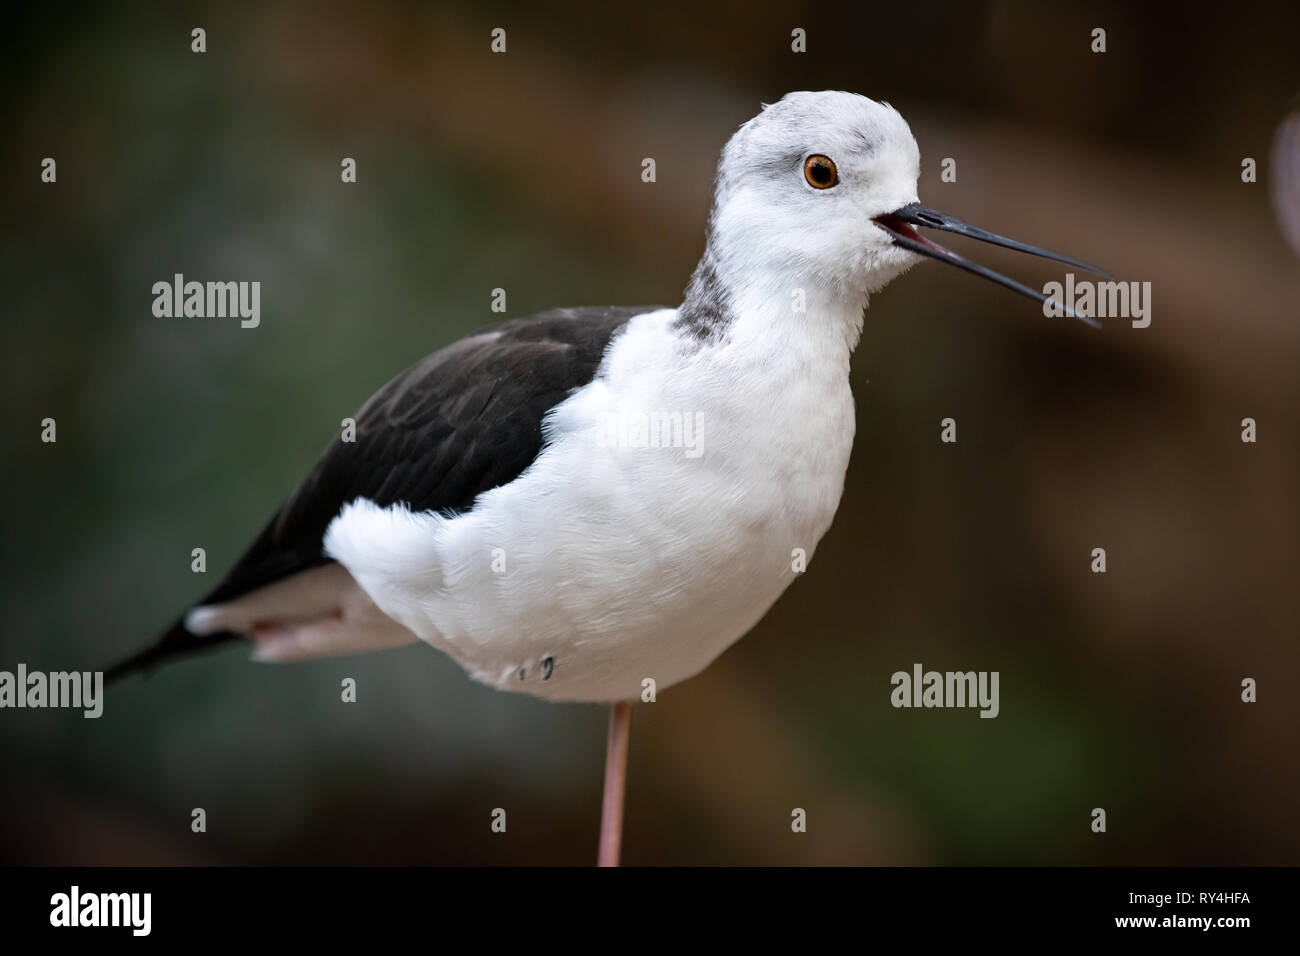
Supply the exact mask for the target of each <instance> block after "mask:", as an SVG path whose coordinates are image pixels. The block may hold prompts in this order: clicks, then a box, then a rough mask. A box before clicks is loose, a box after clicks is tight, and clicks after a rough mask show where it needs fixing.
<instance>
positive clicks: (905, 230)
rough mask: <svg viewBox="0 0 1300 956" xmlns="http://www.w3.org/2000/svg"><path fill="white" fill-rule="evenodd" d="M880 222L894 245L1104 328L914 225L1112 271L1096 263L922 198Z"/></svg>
mask: <svg viewBox="0 0 1300 956" xmlns="http://www.w3.org/2000/svg"><path fill="white" fill-rule="evenodd" d="M872 222H874V223H875V224H876V225H877V226H879V227H880V228H881V229H883V230H885V232H887V233H889V235H890V236H892V237H893V240H894V245H896V246H901V247H902V248H904V249H910V250H911V251H912V252H916V253H919V254H920V255H923V256H929V257H930V258H931V259H938V260H939V261H940V262H946V263H948V264H949V265H954V266H956V267H957V268H958V269H965V270H966V271H967V272H973V273H975V275H977V276H983V277H984V278H985V279H990V280H992V281H993V282H996V283H997V284H998V285H1000V286H1005V287H1006V288H1008V289H1011V290H1013V291H1015V292H1019V293H1020V294H1021V295H1027V296H1029V298H1031V299H1033V300H1035V301H1036V302H1052V303H1054V304H1055V305H1056V306H1057V307H1058V308H1060V309H1061V311H1062V312H1064V313H1065V314H1066V315H1068V316H1071V317H1073V318H1076V319H1079V320H1080V321H1082V322H1087V323H1088V324H1089V325H1091V326H1092V327H1093V328H1097V329H1099V328H1101V323H1100V322H1098V321H1097V320H1096V319H1094V318H1093V317H1092V316H1090V315H1084V314H1083V313H1081V312H1075V311H1074V309H1072V308H1070V306H1069V305H1067V304H1066V303H1063V302H1057V301H1056V300H1054V299H1051V298H1050V297H1048V296H1046V295H1044V294H1043V293H1041V292H1039V291H1038V290H1037V289H1034V288H1031V287H1029V286H1027V285H1023V284H1022V283H1019V282H1017V281H1016V280H1015V279H1009V278H1007V277H1006V276H1004V275H1002V274H1001V273H999V272H994V271H993V270H992V269H989V268H987V267H986V266H982V265H980V264H979V263H977V262H971V260H969V259H967V258H966V257H965V256H959V255H958V254H957V253H955V252H953V251H952V250H951V249H945V248H944V247H943V246H941V245H939V244H938V243H937V242H931V241H930V240H929V239H925V238H923V237H922V236H921V235H920V234H919V233H917V231H916V230H915V229H913V228H912V227H913V226H927V227H929V228H930V229H942V230H943V231H944V232H955V233H956V234H957V235H959V236H969V237H970V238H972V239H978V240H979V241H980V242H990V243H992V244H993V245H995V246H1005V247H1006V248H1008V249H1015V250H1016V251H1017V252H1027V253H1029V254H1030V255H1034V256H1042V257H1043V258H1044V259H1055V260H1056V261H1057V262H1064V263H1066V264H1067V265H1072V266H1077V267H1078V268H1080V269H1087V270H1088V271H1089V272H1096V273H1099V274H1100V275H1110V273H1109V272H1107V271H1106V270H1104V269H1098V268H1097V267H1096V266H1090V265H1088V263H1086V262H1080V261H1079V260H1078V259H1071V258H1070V257H1069V256H1063V255H1061V254H1060V253H1057V252H1049V251H1048V250H1046V249H1039V248H1038V247H1037V246H1030V245H1026V244H1025V243H1023V242H1017V241H1016V240H1014V239H1008V238H1007V237H1006V236H999V235H997V234H995V233H992V232H986V231H984V230H983V229H980V228H978V227H976V226H971V225H967V224H966V223H964V222H962V221H961V220H960V219H954V218H953V217H952V216H945V215H944V214H943V213H941V212H936V211H935V210H933V209H930V208H929V207H927V206H922V205H921V204H920V203H919V202H914V203H910V204H908V205H906V206H903V207H902V208H901V209H895V210H894V211H893V212H891V213H887V214H885V215H883V216H877V217H876V218H875V219H873V220H872Z"/></svg>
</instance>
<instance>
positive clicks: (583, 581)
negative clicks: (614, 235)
mask: <svg viewBox="0 0 1300 956" xmlns="http://www.w3.org/2000/svg"><path fill="white" fill-rule="evenodd" d="M673 315H674V313H673V312H672V311H666V312H661V313H652V314H650V315H646V316H642V317H639V318H638V319H636V320H634V321H633V322H632V323H631V325H630V326H629V328H628V329H627V330H626V331H625V333H624V334H623V336H621V337H620V338H619V339H618V340H617V341H616V343H615V345H614V347H613V349H612V350H611V352H610V354H609V355H608V356H607V358H606V363H605V367H604V368H603V370H602V375H601V376H600V377H599V378H598V379H597V380H596V381H595V382H593V383H592V384H591V385H589V386H587V387H585V388H583V389H581V390H579V391H578V392H576V393H574V395H572V396H571V397H570V398H569V399H568V400H567V401H565V402H564V403H563V404H562V405H561V406H560V407H559V408H558V409H556V410H555V412H554V413H553V416H552V419H551V420H550V422H549V423H548V436H549V439H550V441H549V444H548V445H547V447H546V449H545V450H544V451H543V453H542V455H541V456H540V457H539V458H538V460H537V461H536V462H535V463H534V464H533V466H532V467H531V468H529V469H528V470H527V471H525V472H524V474H522V475H521V476H520V477H519V478H517V479H516V480H515V481H513V482H511V483H509V484H508V485H504V486H502V487H500V488H497V489H494V490H492V491H489V492H487V493H485V494H484V495H482V496H480V498H479V499H478V500H477V501H476V503H475V505H474V507H473V510H472V511H470V512H469V513H467V514H465V515H461V516H459V517H453V518H444V517H441V516H438V515H433V514H428V513H417V514H412V513H410V512H409V511H406V510H405V509H404V508H401V507H400V506H397V507H394V508H388V509H380V508H378V507H376V506H374V505H373V504H371V503H369V502H365V501H359V502H356V503H354V504H353V505H350V506H348V507H347V508H345V509H344V510H343V512H342V513H341V514H340V516H339V517H338V518H337V519H336V520H335V521H334V523H333V524H332V525H331V526H330V529H329V532H328V534H327V535H326V539H325V541H326V550H327V552H328V553H329V554H330V555H331V556H332V557H334V558H336V559H337V560H339V561H340V562H341V563H342V564H343V565H344V566H345V567H346V568H347V569H348V571H349V572H351V574H352V576H353V577H354V578H355V579H356V581H357V582H358V584H360V586H361V587H362V588H363V589H364V590H365V591H366V593H367V594H369V595H370V597H371V598H372V599H373V600H374V602H375V604H376V605H378V606H379V608H381V609H382V610H383V611H384V612H385V613H386V614H388V615H389V616H391V617H392V618H394V619H395V620H397V621H398V622H400V623H401V624H403V625H405V626H406V627H407V628H409V629H410V630H411V631H413V632H414V633H415V634H417V635H418V636H419V637H421V638H422V639H424V640H426V641H428V642H429V643H430V644H432V645H434V646H435V647H437V648H439V649H440V650H443V651H445V652H446V653H448V654H449V655H451V656H452V657H453V658H455V659H456V660H457V661H459V662H460V663H461V664H462V665H463V666H464V667H465V668H466V669H467V670H468V671H469V672H470V674H471V675H472V676H474V677H475V678H477V679H479V680H482V681H484V682H486V683H489V684H492V685H493V686H496V687H498V688H500V689H502V690H514V691H521V692H525V693H531V694H536V695H538V696H542V697H547V698H551V699H555V700H617V699H628V698H635V697H638V696H640V694H641V691H642V687H643V681H644V680H646V679H652V680H654V682H655V685H656V687H657V688H658V689H662V688H664V687H667V686H669V685H671V684H673V683H675V682H677V681H680V680H683V679H685V678H687V677H690V676H692V675H694V674H695V673H697V672H698V671H700V670H701V669H703V668H704V667H705V666H707V665H708V664H709V663H710V662H711V661H712V660H713V659H714V658H715V657H717V656H718V654H720V653H721V652H722V651H723V650H725V649H726V648H727V647H728V646H729V645H731V644H732V643H733V642H734V641H736V640H737V639H738V638H740V637H741V636H742V635H744V634H745V632H746V631H748V630H749V629H750V628H751V627H752V626H753V625H754V624H755V623H757V621H758V620H759V619H760V618H761V617H762V616H763V614H764V613H766V611H767V609H768V608H769V607H770V606H771V605H772V603H773V602H774V601H775V600H776V599H777V597H779V596H780V594H781V593H782V592H783V591H784V590H785V589H786V587H788V586H789V585H790V584H791V583H792V582H793V580H794V578H795V577H796V576H797V572H796V570H795V566H796V564H798V563H799V561H798V556H799V555H800V554H803V555H805V556H806V557H807V558H811V556H812V554H813V551H814V549H815V548H816V545H817V542H818V541H819V540H820V539H821V536H822V535H823V534H824V533H825V531H826V529H827V528H828V527H829V526H830V523H831V519H832V518H833V517H834V514H835V509H836V507H837V506H838V504H839V499H840V493H841V491H842V489H843V483H844V472H845V469H846V468H847V465H848V457H849V451H850V448H851V446H852V441H853V430H854V422H853V402H852V396H851V394H850V392H849V386H848V377H847V374H846V369H845V368H844V367H836V368H831V369H826V370H825V373H826V374H824V375H819V374H818V373H817V371H816V364H815V363H813V364H812V365H810V362H809V358H810V357H809V356H807V355H801V354H799V353H798V350H797V349H796V350H792V352H791V353H790V354H789V355H788V356H787V360H786V361H776V362H768V363H766V364H764V365H761V366H757V367H755V368H753V369H751V370H746V371H744V372H743V373H742V374H741V376H740V378H739V381H740V382H741V383H742V384H741V385H739V386H737V384H736V383H737V376H736V374H735V372H736V369H735V366H734V363H735V362H737V361H742V360H743V355H740V354H730V353H728V351H727V350H726V349H716V350H713V353H716V354H713V353H710V354H712V355H713V357H712V358H710V359H702V360H701V361H699V362H696V363H692V362H682V361H680V360H679V361H676V362H669V361H666V359H667V358H668V357H667V356H661V357H659V359H658V360H656V351H655V350H656V349H665V348H680V345H679V344H678V343H677V342H676V341H675V340H674V339H673V338H672V337H671V336H668V335H666V334H665V328H666V324H667V323H668V322H669V321H670V320H671V318H672V317H673ZM737 351H739V350H737ZM673 368H676V369H679V371H677V372H666V371H665V370H666V369H673ZM661 412H662V413H668V414H670V415H678V416H681V417H680V418H672V419H671V421H672V422H673V424H674V426H675V425H676V423H677V422H679V421H680V422H682V423H683V424H685V423H686V422H687V421H688V419H687V418H686V416H690V418H689V421H690V422H691V423H693V424H694V425H695V426H696V430H694V431H684V430H678V429H676V428H674V429H672V430H670V431H669V432H667V433H665V434H664V435H662V436H661V438H662V439H664V440H666V441H667V442H668V443H670V444H671V443H672V442H674V441H676V442H677V443H678V446H677V447H629V446H630V445H636V444H637V437H636V432H635V430H634V429H632V428H631V427H630V426H632V425H634V424H635V423H636V421H637V416H638V415H639V414H640V413H647V414H649V413H661ZM620 415H621V418H620ZM620 423H622V424H626V425H628V426H629V427H628V428H627V429H624V428H622V427H618V426H619V425H620ZM661 443H662V442H661ZM683 444H686V447H682V445H683ZM800 566H802V565H800Z"/></svg>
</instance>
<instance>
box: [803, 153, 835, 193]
mask: <svg viewBox="0 0 1300 956" xmlns="http://www.w3.org/2000/svg"><path fill="white" fill-rule="evenodd" d="M803 178H804V179H806V180H808V185H809V186H811V187H812V188H813V189H830V188H831V187H832V186H834V185H835V184H836V183H838V182H839V181H840V174H839V173H837V172H836V171H835V164H834V163H832V162H831V158H830V157H829V156H823V155H822V154H821V153H818V154H817V155H815V156H809V157H808V158H807V159H805V160H804V161H803Z"/></svg>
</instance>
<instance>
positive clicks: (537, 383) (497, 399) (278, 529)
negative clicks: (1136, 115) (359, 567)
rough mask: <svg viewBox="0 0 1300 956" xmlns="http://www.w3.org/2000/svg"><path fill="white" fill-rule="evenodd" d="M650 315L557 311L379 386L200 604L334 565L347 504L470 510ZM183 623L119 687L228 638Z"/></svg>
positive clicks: (119, 672)
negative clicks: (618, 338) (330, 533)
mask: <svg viewBox="0 0 1300 956" xmlns="http://www.w3.org/2000/svg"><path fill="white" fill-rule="evenodd" d="M654 308H656V307H653V306H647V307H644V308H635V307H627V308H585V309H556V310H553V311H550V312H542V313H540V314H538V315H534V316H529V317H527V318H523V319H515V320H513V321H510V322H504V323H502V324H500V325H497V326H493V327H491V328H488V329H485V330H484V331H482V332H479V333H478V334H476V335H472V336H470V337H469V338H466V339H462V340H461V341H459V342H456V343H455V344H453V345H449V346H447V347H446V348H444V349H442V350H440V351H438V352H435V353H433V354H432V355H430V356H428V357H427V358H424V359H422V360H421V361H419V362H417V363H416V364H415V365H413V366H411V367H410V368H409V369H407V370H406V371H405V372H403V373H402V374H400V375H398V376H397V377H396V378H394V379H393V380H392V381H391V382H389V383H388V384H387V385H385V386H384V387H383V388H381V389H380V390H379V391H378V392H376V393H375V394H374V395H373V396H371V398H370V400H369V401H367V402H366V403H365V405H363V406H362V408H361V411H359V412H358V413H357V415H356V416H355V419H356V440H355V441H353V442H344V441H343V440H342V438H341V437H339V438H336V439H335V440H334V441H333V442H332V443H331V444H330V446H329V448H327V449H326V451H325V454H324V455H322V456H321V458H320V460H319V461H318V462H317V464H316V467H315V468H313V469H312V471H311V473H310V474H309V475H308V476H307V478H306V479H305V480H304V481H303V483H302V484H301V485H299V487H298V489H297V490H296V491H295V492H294V493H293V495H291V496H290V498H289V499H288V501H286V502H285V503H284V505H283V506H282V507H281V508H280V510H279V511H277V512H276V514H275V515H274V516H273V517H272V519H271V520H270V522H268V524H267V525H266V527H265V528H263V529H262V532H261V534H259V535H258V536H257V538H256V539H255V540H254V541H253V543H252V545H251V546H250V547H249V548H248V550H247V551H246V552H245V553H244V556H243V557H242V558H240V560H239V561H238V562H237V563H236V564H235V566H234V567H233V568H231V570H230V572H229V573H228V574H227V575H226V576H225V578H223V579H222V581H221V583H220V584H218V585H217V587H216V588H215V589H214V590H213V591H212V592H211V593H210V594H209V595H207V597H206V598H204V599H203V600H202V601H200V602H199V603H200V604H218V603H221V602H223V601H229V600H231V599H233V598H236V597H238V596H240V595H241V594H246V593H248V592H250V591H254V590H257V589H258V588H261V587H265V586H266V585H268V584H271V583H273V582H275V581H278V580H280V579H281V578H286V577H289V576H290V575H293V574H297V573H299V572H300V571H305V570H307V569H309V568H312V567H315V566H317V565H321V564H326V563H328V562H329V559H328V558H326V557H325V555H324V553H323V552H322V550H321V539H322V538H323V537H324V535H325V529H326V528H327V527H329V523H330V522H331V521H332V520H333V519H334V517H335V515H337V514H338V513H339V509H340V508H342V507H343V505H345V504H347V503H348V502H350V501H353V500H355V499H357V498H369V499H370V500H371V501H374V502H375V503H376V504H379V505H381V506H384V507H386V506H388V505H391V504H395V503H397V502H405V503H406V504H407V505H409V506H410V507H411V508H412V509H413V510H417V511H466V510H468V509H469V508H470V507H471V506H472V505H473V503H474V499H475V498H476V497H477V496H478V495H479V494H481V493H482V492H484V491H488V490H490V489H492V488H496V487H499V486H501V485H504V484H507V483H508V482H511V481H513V480H514V479H515V478H516V477H518V476H519V474H520V473H521V472H523V471H524V469H526V468H527V467H528V466H529V465H530V464H531V463H532V462H533V460H534V459H535V458H536V457H537V455H538V452H540V451H541V448H542V419H543V418H544V417H545V415H546V413H547V412H548V411H550V410H551V409H552V408H554V407H555V406H556V405H558V404H559V403H560V402H562V401H563V400H564V399H565V397H567V396H568V395H569V393H571V392H572V391H573V390H574V389H575V388H579V387H581V386H583V385H585V384H587V383H588V382H590V381H591V379H592V378H593V377H594V376H595V373H596V370H597V368H598V367H599V365H600V360H601V358H602V356H603V355H604V352H605V347H606V346H607V345H608V344H609V343H610V341H612V340H613V338H614V336H615V335H616V334H617V333H618V332H619V330H621V329H622V327H623V326H624V325H626V324H627V322H628V320H629V319H631V318H632V317H633V316H636V315H640V314H642V313H644V312H650V311H653V309H654ZM235 636H236V635H233V634H230V633H224V632H223V633H221V634H212V635H207V636H204V637H199V636H196V635H193V634H191V633H189V631H187V630H185V627H184V625H183V624H182V623H181V622H179V621H178V622H177V623H176V624H174V625H172V627H171V628H170V629H169V630H168V631H167V632H166V633H165V634H164V635H163V637H162V638H161V639H160V640H159V641H157V642H156V643H155V644H153V645H151V646H150V647H148V648H146V649H145V650H144V651H142V652H140V653H138V654H136V655H134V656H133V657H131V658H128V659H127V660H125V661H122V662H121V663H120V664H118V665H116V666H115V667H113V668H110V669H109V670H108V671H106V672H105V678H106V679H109V680H111V679H114V678H117V677H121V676H123V675H125V674H128V673H131V672H133V671H136V670H141V669H144V668H147V667H150V666H152V665H154V664H156V663H158V662H159V661H161V660H164V659H167V658H170V657H173V656H175V655H179V654H185V653H188V652H190V651H194V650H199V649H201V648H204V647H209V646H212V645H214V644H220V643H223V642H225V641H228V640H230V639H231V638H233V637H235Z"/></svg>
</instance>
